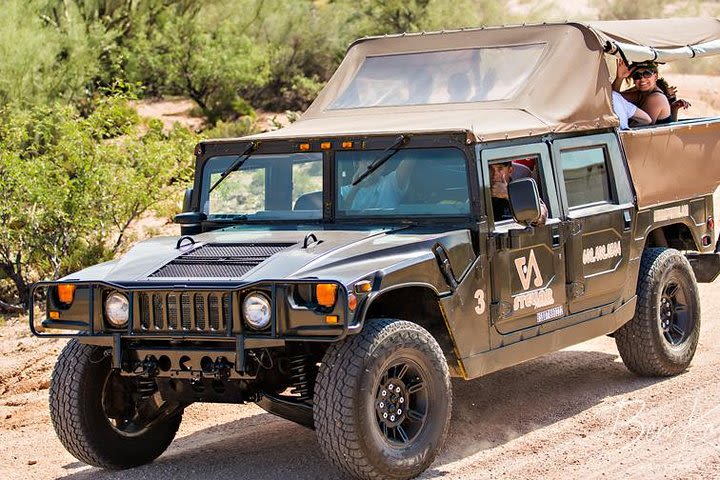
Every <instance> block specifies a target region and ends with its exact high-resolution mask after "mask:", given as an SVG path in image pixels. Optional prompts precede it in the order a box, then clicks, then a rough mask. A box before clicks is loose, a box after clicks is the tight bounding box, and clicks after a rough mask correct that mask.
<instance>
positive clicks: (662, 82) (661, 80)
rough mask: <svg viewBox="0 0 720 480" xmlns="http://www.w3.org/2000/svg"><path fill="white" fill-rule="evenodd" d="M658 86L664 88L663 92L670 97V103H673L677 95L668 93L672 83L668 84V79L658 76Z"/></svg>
mask: <svg viewBox="0 0 720 480" xmlns="http://www.w3.org/2000/svg"><path fill="white" fill-rule="evenodd" d="M657 86H658V88H659V89H660V90H662V92H663V93H664V94H665V96H666V97H667V98H668V101H669V102H670V103H673V102H674V101H675V95H670V94H669V93H668V87H669V86H670V85H668V82H667V80H665V79H664V78H663V77H658V79H657Z"/></svg>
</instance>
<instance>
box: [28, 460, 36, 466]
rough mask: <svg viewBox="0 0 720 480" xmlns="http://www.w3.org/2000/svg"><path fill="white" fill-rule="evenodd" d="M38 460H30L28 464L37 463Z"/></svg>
mask: <svg viewBox="0 0 720 480" xmlns="http://www.w3.org/2000/svg"><path fill="white" fill-rule="evenodd" d="M36 463H37V460H28V465H35V464H36Z"/></svg>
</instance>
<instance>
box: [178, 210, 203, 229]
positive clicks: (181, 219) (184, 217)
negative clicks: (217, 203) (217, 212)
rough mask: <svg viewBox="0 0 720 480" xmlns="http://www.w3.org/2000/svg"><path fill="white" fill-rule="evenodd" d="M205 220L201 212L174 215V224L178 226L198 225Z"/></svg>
mask: <svg viewBox="0 0 720 480" xmlns="http://www.w3.org/2000/svg"><path fill="white" fill-rule="evenodd" d="M206 219H207V215H205V214H204V213H202V212H183V213H178V214H177V215H175V223H177V224H179V225H187V226H192V225H198V224H199V223H200V222H202V221H203V220H206Z"/></svg>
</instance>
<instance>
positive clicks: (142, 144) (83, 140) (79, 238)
mask: <svg viewBox="0 0 720 480" xmlns="http://www.w3.org/2000/svg"><path fill="white" fill-rule="evenodd" d="M196 140H197V139H196V137H195V136H194V134H192V133H191V132H189V131H187V130H185V129H182V128H177V127H176V128H175V129H173V130H172V131H170V132H168V133H165V132H163V129H162V124H161V123H160V122H159V121H151V122H149V123H148V124H140V120H139V119H138V117H137V114H136V113H135V112H134V110H132V109H131V108H129V107H128V104H127V99H125V98H123V97H103V98H100V99H98V100H97V105H96V106H95V108H94V110H93V113H92V114H90V115H89V116H88V117H86V118H84V117H82V116H81V115H80V114H79V113H78V111H77V109H76V108H74V107H72V106H70V105H62V104H57V103H56V104H53V105H51V106H35V107H30V108H19V107H16V106H6V107H4V108H3V109H2V111H1V112H0V270H2V271H3V272H4V274H5V276H6V277H7V278H8V279H9V280H10V281H12V283H13V285H14V288H15V291H14V297H15V298H13V299H11V298H5V299H0V300H6V301H7V300H11V301H19V302H20V303H24V304H27V300H28V299H27V286H28V284H29V282H31V281H33V280H36V279H39V278H59V277H61V276H63V275H65V274H67V273H70V272H72V271H74V270H77V269H80V268H83V267H85V266H88V265H91V264H94V263H97V262H99V261H102V260H106V259H110V258H112V257H113V255H115V254H116V253H117V252H118V251H120V250H121V249H122V248H123V247H124V242H123V239H124V235H125V232H126V231H127V229H128V228H129V226H130V225H131V224H132V222H134V221H135V220H137V218H138V217H139V216H140V215H141V214H142V213H143V212H145V211H147V210H148V209H149V208H150V207H151V206H153V205H154V204H156V203H157V202H158V201H160V200H161V199H163V198H165V197H166V196H167V192H168V190H169V189H173V188H174V186H176V185H177V184H180V183H182V184H185V183H186V182H187V181H188V180H189V177H190V175H191V168H192V151H193V145H194V143H195V142H196Z"/></svg>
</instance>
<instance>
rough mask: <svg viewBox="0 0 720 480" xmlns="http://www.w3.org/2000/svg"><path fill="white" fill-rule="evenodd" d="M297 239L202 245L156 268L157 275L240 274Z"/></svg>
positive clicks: (155, 275)
mask: <svg viewBox="0 0 720 480" xmlns="http://www.w3.org/2000/svg"><path fill="white" fill-rule="evenodd" d="M293 245H295V244H294V243H234V244H218V243H214V244H207V245H202V246H200V247H198V248H195V249H194V250H191V251H189V252H187V253H184V254H183V255H181V256H179V257H178V258H176V259H175V260H173V261H172V262H170V263H168V264H166V265H164V266H163V267H161V268H160V269H159V270H157V271H155V272H153V273H152V274H151V275H150V277H155V278H193V277H199V278H228V277H231V278H239V277H242V276H243V275H245V274H246V273H247V272H249V271H250V270H252V269H253V268H255V267H256V266H258V265H260V264H261V263H262V262H264V261H265V260H267V259H268V258H270V257H271V256H273V255H275V254H276V253H278V252H280V251H282V250H285V249H286V248H288V247H291V246H293Z"/></svg>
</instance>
